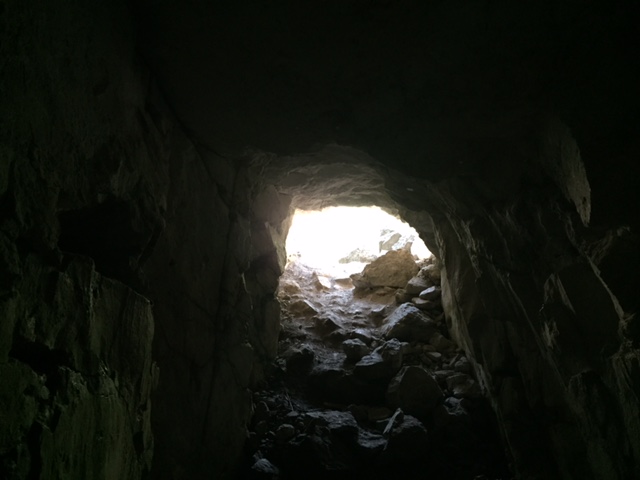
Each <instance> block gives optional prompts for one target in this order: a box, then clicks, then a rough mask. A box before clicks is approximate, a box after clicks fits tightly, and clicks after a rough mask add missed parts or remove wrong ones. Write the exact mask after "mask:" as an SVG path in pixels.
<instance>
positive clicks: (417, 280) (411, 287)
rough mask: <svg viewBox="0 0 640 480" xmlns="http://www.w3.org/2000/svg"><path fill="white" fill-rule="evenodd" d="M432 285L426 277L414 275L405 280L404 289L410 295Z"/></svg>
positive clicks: (416, 293)
mask: <svg viewBox="0 0 640 480" xmlns="http://www.w3.org/2000/svg"><path fill="white" fill-rule="evenodd" d="M432 286H433V282H432V281H431V280H429V279H428V278H423V277H419V276H415V277H413V278H412V279H410V280H409V281H408V282H407V285H406V286H405V287H404V289H405V290H406V292H407V293H408V294H410V295H418V294H419V293H420V292H422V291H424V290H426V289H427V288H429V287H432Z"/></svg>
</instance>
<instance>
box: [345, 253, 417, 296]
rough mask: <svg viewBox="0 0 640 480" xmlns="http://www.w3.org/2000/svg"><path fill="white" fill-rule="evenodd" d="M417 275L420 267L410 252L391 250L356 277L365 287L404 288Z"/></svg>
mask: <svg viewBox="0 0 640 480" xmlns="http://www.w3.org/2000/svg"><path fill="white" fill-rule="evenodd" d="M416 273H418V266H417V265H416V262H415V260H414V259H413V255H411V252H410V251H409V250H390V251H389V252H387V253H385V254H384V255H382V256H381V257H378V258H377V259H375V260H374V261H373V262H371V263H369V264H368V265H367V266H365V267H364V270H362V273H360V274H354V275H355V276H356V278H357V280H358V282H360V284H361V285H362V286H363V287H365V286H366V287H404V286H405V285H406V283H407V282H408V281H409V279H411V277H413V276H414V275H415V274H416ZM352 278H353V276H352Z"/></svg>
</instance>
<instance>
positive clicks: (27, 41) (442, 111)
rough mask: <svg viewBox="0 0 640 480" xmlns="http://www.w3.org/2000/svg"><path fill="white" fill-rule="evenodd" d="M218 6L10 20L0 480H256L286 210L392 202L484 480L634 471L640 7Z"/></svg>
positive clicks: (117, 6) (36, 4) (136, 6)
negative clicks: (421, 252) (486, 458)
mask: <svg viewBox="0 0 640 480" xmlns="http://www.w3.org/2000/svg"><path fill="white" fill-rule="evenodd" d="M218 3H219V2H207V1H204V0H190V1H188V2H187V1H177V0H155V1H151V0H115V1H111V2H89V1H87V0H77V1H74V2H66V3H65V5H64V6H60V5H56V4H55V3H54V2H49V1H46V0H33V1H29V2H24V1H21V0H0V112H1V115H0V124H1V126H2V128H0V379H1V382H0V477H1V478H7V479H59V478H72V479H75V478H78V479H80V478H82V479H98V478H104V479H146V478H150V479H162V480H165V479H166V480H181V479H190V480H193V479H205V478H216V479H234V478H243V476H245V473H246V472H245V470H244V467H245V463H246V461H247V458H246V456H247V449H248V447H247V445H248V444H249V443H250V442H251V441H253V440H255V438H254V437H255V435H254V437H252V433H254V434H255V433H256V432H255V415H259V414H260V412H262V414H263V415H264V405H263V403H264V404H265V405H266V404H267V403H268V402H267V400H268V399H269V395H270V394H268V393H265V392H272V393H273V390H269V388H271V387H270V386H269V385H272V384H270V383H269V382H271V381H272V379H273V375H274V368H275V372H276V373H277V372H278V369H277V365H278V363H277V362H278V359H279V358H281V357H279V355H281V354H282V351H279V340H280V347H282V341H283V338H284V337H283V332H284V333H286V325H287V319H286V318H285V317H286V311H285V310H283V309H281V303H280V301H281V300H279V298H278V296H277V291H278V286H279V282H280V280H281V278H282V275H283V272H284V267H285V264H286V261H287V252H286V249H285V240H286V237H287V232H288V230H289V226H290V223H291V219H292V215H293V212H294V211H295V210H296V209H297V208H300V209H307V210H309V209H319V208H321V207H326V206H333V205H345V206H367V205H378V206H380V207H382V208H384V209H387V210H388V211H392V212H394V213H396V214H397V215H398V216H399V217H401V218H402V219H403V220H405V221H406V222H407V223H409V224H410V225H411V226H412V227H414V228H415V229H416V230H417V232H418V233H419V234H420V237H421V238H422V239H423V240H424V242H425V243H426V245H427V246H428V248H429V250H430V251H431V252H433V254H434V256H435V260H434V261H435V262H437V265H438V268H439V271H440V276H439V277H438V278H439V279H438V282H440V286H441V298H440V299H439V300H438V301H439V302H441V310H442V312H441V316H440V317H438V318H440V320H441V323H440V324H439V325H440V326H439V327H438V328H441V329H442V332H443V335H442V336H443V337H446V338H447V340H450V341H451V342H453V343H455V345H456V348H457V349H458V350H456V352H457V353H456V355H464V357H465V359H467V360H466V361H468V368H469V375H471V376H472V377H473V379H474V381H475V382H476V383H477V387H478V389H479V390H478V391H479V392H481V396H480V397H479V398H478V402H484V405H486V411H487V416H486V417H485V418H491V419H493V420H491V421H492V422H494V423H495V425H496V433H495V438H496V439H498V437H499V441H498V440H496V441H497V442H498V443H499V448H498V449H499V450H500V454H501V455H504V457H503V458H504V465H506V466H507V467H506V468H507V469H508V472H505V471H503V470H499V469H494V470H491V471H489V470H486V471H485V472H484V474H486V475H489V477H487V478H491V477H493V478H494V480H495V479H497V478H507V477H509V476H512V477H513V478H517V479H563V480H573V479H575V480H578V479H580V480H585V479H621V480H622V479H629V478H640V401H639V396H640V350H639V349H640V317H638V308H639V306H640V295H638V289H637V284H638V282H637V277H638V272H640V237H639V228H640V211H639V210H640V197H639V196H640V185H639V182H640V162H638V158H637V157H638V151H639V150H640V148H639V147H640V117H639V116H638V112H639V111H640V92H639V91H638V85H640V78H639V74H638V72H640V65H639V63H640V57H639V56H638V53H637V50H636V48H635V45H636V44H638V43H639V42H638V38H637V37H638V28H637V27H638V25H640V6H639V5H638V3H637V2H635V1H630V0H628V1H620V2H605V1H596V0H586V1H580V2H578V1H573V0H560V1H550V0H544V1H529V0H526V1H521V2H513V1H506V0H504V1H493V0H486V1H475V0H473V1H472V0H455V1H449V0H446V1H445V0H434V1H416V0H352V1H337V0H322V1H321V0H311V1H306V2H294V1H288V0H283V1H281V2H266V1H264V0H246V1H245V0H243V1H237V2H225V3H224V4H223V5H219V4H218ZM444 334H446V335H444ZM284 340H286V338H284ZM376 341H377V340H376ZM385 341H386V342H387V343H393V338H386V339H385ZM408 343H411V342H408ZM414 343H415V342H414ZM427 343H428V342H427ZM378 346H384V345H378ZM419 346H420V348H422V349H423V350H422V351H423V352H429V353H432V355H431V357H432V358H436V357H438V355H433V353H434V352H433V351H431V350H430V349H431V347H427V346H426V343H425V344H424V345H419ZM376 348H378V347H376ZM389 348H391V347H389ZM411 348H414V349H415V348H416V345H412V346H411ZM373 353H374V352H372V354H373ZM435 353H440V352H438V351H437V350H436V351H435ZM449 353H450V352H444V353H443V354H441V357H442V360H441V361H440V362H441V363H446V362H449V363H451V364H452V363H455V362H453V359H454V357H451V358H450V357H448V356H447V355H449ZM407 358H410V356H409V357H407ZM438 358H440V357H438ZM455 360H456V361H459V360H460V358H456V359H455ZM274 365H275V366H274ZM404 367H407V368H409V370H408V371H410V372H413V373H411V375H418V376H422V377H420V378H423V379H424V380H425V382H431V381H432V380H433V379H434V378H435V376H436V374H435V373H434V372H431V373H430V374H429V378H427V377H424V372H425V371H428V369H427V370H425V369H423V368H421V367H419V366H417V365H408V364H407V365H404ZM404 367H403V368H404ZM350 368H351V367H350ZM354 368H355V367H354ZM412 368H417V369H418V370H420V372H417V373H416V370H412ZM465 368H467V367H466V366H465ZM403 372H405V373H406V371H405V370H403ZM303 377H305V376H304V375H303ZM430 379H431V380H430ZM273 395H276V393H273ZM273 395H272V397H273ZM438 398H440V397H438ZM447 398H448V397H447ZM438 401H439V402H440V403H439V404H438V407H442V406H443V405H444V406H446V407H447V408H449V407H451V405H449V404H445V403H446V401H447V400H443V399H441V398H440V400H438ZM269 408H271V409H272V411H274V412H278V410H277V408H276V407H274V405H271V407H269ZM451 408H453V407H451ZM483 408H484V407H483ZM335 411H336V412H339V415H338V416H339V417H340V415H342V414H344V413H345V412H346V410H344V411H343V410H340V409H338V408H337V407H336V409H335ZM354 411H355V410H354ZM357 412H359V413H358V414H361V413H362V411H361V410H358V411H357ZM376 412H377V413H376V415H377V414H378V413H379V411H377V410H376ZM387 413H388V412H387ZM391 413H393V412H391ZM405 413H406V412H405ZM274 415H275V414H274ZM277 415H279V413H277ZM305 415H309V413H306V414H305ZM313 415H316V414H313ZM372 415H373V414H372ZM357 416H358V415H355V417H357ZM355 417H354V418H355ZM340 418H344V416H342V417H340ZM392 418H393V417H389V418H383V420H385V419H386V420H387V422H389V421H391V420H392ZM396 420H398V418H397V417H396ZM349 421H350V420H349ZM394 421H395V420H394ZM398 421H400V422H401V420H398ZM421 421H422V420H416V422H418V424H420V425H418V424H415V425H414V426H416V425H417V426H416V428H417V430H416V431H420V432H421V431H422V429H424V430H425V431H426V432H427V433H428V434H429V435H430V436H431V437H430V438H432V437H437V436H438V431H437V428H435V427H434V425H431V424H429V420H424V421H422V423H420V422H421ZM293 423H294V425H293V427H294V428H297V427H296V425H297V424H296V422H293ZM299 423H301V424H302V426H303V427H302V428H303V430H304V429H306V428H307V425H306V424H305V423H304V419H301V421H300V422H299ZM327 425H328V426H327ZM327 425H325V426H324V427H323V428H325V427H326V428H328V429H329V430H331V428H330V426H331V423H330V422H329V423H327ZM350 425H351V427H349V428H351V430H350V431H351V432H352V433H353V431H354V430H353V429H352V427H353V424H350ZM398 425H399V424H396V423H393V422H392V424H391V426H392V427H394V428H395V427H397V426H398ZM425 425H426V426H425ZM270 428H271V426H270ZM274 428H276V427H275V426H274ZM349 428H348V429H347V430H349ZM252 429H253V430H252ZM283 431H284V430H283ZM305 431H306V430H305ZM374 433H375V432H374ZM282 435H285V434H284V433H283V434H282ZM287 435H288V434H287ZM297 435H298V436H296V437H294V438H289V437H286V438H285V439H284V440H283V442H284V443H283V445H285V446H286V445H292V446H293V445H295V442H296V441H297V440H296V438H298V439H299V440H300V438H299V436H300V435H303V439H305V438H307V437H304V435H305V433H300V432H298V433H297ZM372 435H373V434H372ZM374 436H375V435H374ZM371 438H374V437H371ZM376 438H377V437H376ZM374 440H375V439H374ZM372 441H373V440H372ZM385 441H386V439H385ZM416 445H418V447H416ZM419 445H420V444H419V442H418V443H416V442H413V441H410V442H409V447H407V448H408V449H409V450H411V448H416V449H417V450H416V451H415V452H414V453H415V455H416V457H413V458H417V456H420V455H421V452H422V450H420V448H419ZM287 448H289V447H287ZM429 448H433V447H432V446H430V447H429ZM401 450H402V451H404V448H403V449H401ZM292 452H294V453H292V455H295V452H296V450H292ZM427 453H431V454H432V453H433V451H430V452H427ZM425 455H426V454H425ZM301 458H302V457H301ZM391 458H392V463H391V467H389V468H391V471H392V472H395V473H397V470H393V466H395V463H394V462H396V459H393V458H394V457H391ZM429 458H431V459H433V457H429ZM272 460H273V459H272ZM274 461H275V460H274ZM402 461H404V460H398V462H402ZM433 461H436V460H433ZM276 463H277V462H276ZM329 463H331V462H329ZM261 465H262V467H264V468H263V469H262V470H260V471H258V470H252V471H251V473H250V474H251V475H253V476H255V477H256V478H271V479H273V478H277V475H276V474H275V473H274V472H273V471H269V469H268V468H266V467H265V463H264V462H262V463H261ZM431 466H432V465H426V466H424V465H422V466H419V467H416V468H417V470H414V471H412V472H410V475H409V474H407V475H409V476H413V477H415V478H421V476H424V475H427V474H430V475H431V477H430V478H436V477H437V476H438V475H442V476H448V477H447V478H453V477H452V476H451V472H445V473H442V472H441V473H434V472H435V471H436V470H433V469H432V470H429V467H431ZM303 467H304V465H303ZM423 467H424V468H423ZM295 468H300V465H297V466H295ZM295 468H294V470H295ZM385 468H386V467H385ZM296 472H297V473H296V475H303V474H305V472H304V468H302V470H301V471H300V470H296ZM469 472H471V471H470V470H469V471H465V472H462V473H460V472H459V473H460V475H461V476H460V477H459V478H466V477H464V475H466V474H469V475H470V474H471V473H469ZM334 473H335V472H334ZM375 473H376V472H371V471H370V472H367V478H375ZM385 473H388V471H385ZM472 473H473V472H472ZM475 473H477V472H475ZM475 473H473V474H474V475H475ZM281 478H283V479H284V478H289V477H287V473H286V471H285V470H284V469H283V471H282V476H281ZM294 478H295V476H294ZM336 478H337V477H336ZM349 478H354V477H353V475H352V473H351V474H350V477H349Z"/></svg>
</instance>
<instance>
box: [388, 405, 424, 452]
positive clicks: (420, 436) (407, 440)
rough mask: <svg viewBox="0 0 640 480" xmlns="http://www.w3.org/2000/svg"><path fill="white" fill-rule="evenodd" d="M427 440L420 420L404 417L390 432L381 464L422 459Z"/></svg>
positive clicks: (408, 416) (409, 416)
mask: <svg viewBox="0 0 640 480" xmlns="http://www.w3.org/2000/svg"><path fill="white" fill-rule="evenodd" d="M428 440H429V435H428V433H427V429H426V428H425V427H424V425H423V424H422V423H421V422H420V420H418V419H417V418H415V417H414V416H412V415H405V416H404V418H403V419H402V421H401V422H400V423H399V424H398V425H395V426H394V427H393V429H392V430H391V432H390V435H389V440H388V443H387V448H386V450H385V458H384V459H383V462H385V463H388V464H395V463H402V462H404V461H413V462H415V461H416V459H420V458H424V456H425V454H426V453H427V452H425V446H426V445H428Z"/></svg>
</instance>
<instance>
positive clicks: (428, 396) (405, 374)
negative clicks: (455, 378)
mask: <svg viewBox="0 0 640 480" xmlns="http://www.w3.org/2000/svg"><path fill="white" fill-rule="evenodd" d="M442 398H443V393H442V390H440V387H439V386H438V382H436V381H435V380H434V379H433V377H431V375H429V373H427V371H426V370H424V369H422V368H420V367H416V366H409V367H404V368H402V370H400V372H399V373H398V374H397V375H396V376H395V377H394V378H393V379H392V380H391V382H390V383H389V387H388V389H387V402H388V404H389V406H391V407H392V408H401V409H402V410H403V411H405V412H407V413H408V414H410V415H414V416H416V417H418V418H421V419H425V418H427V417H428V416H429V414H430V413H431V411H432V410H433V409H434V408H435V407H436V405H437V404H438V402H440V400H441V399H442Z"/></svg>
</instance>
